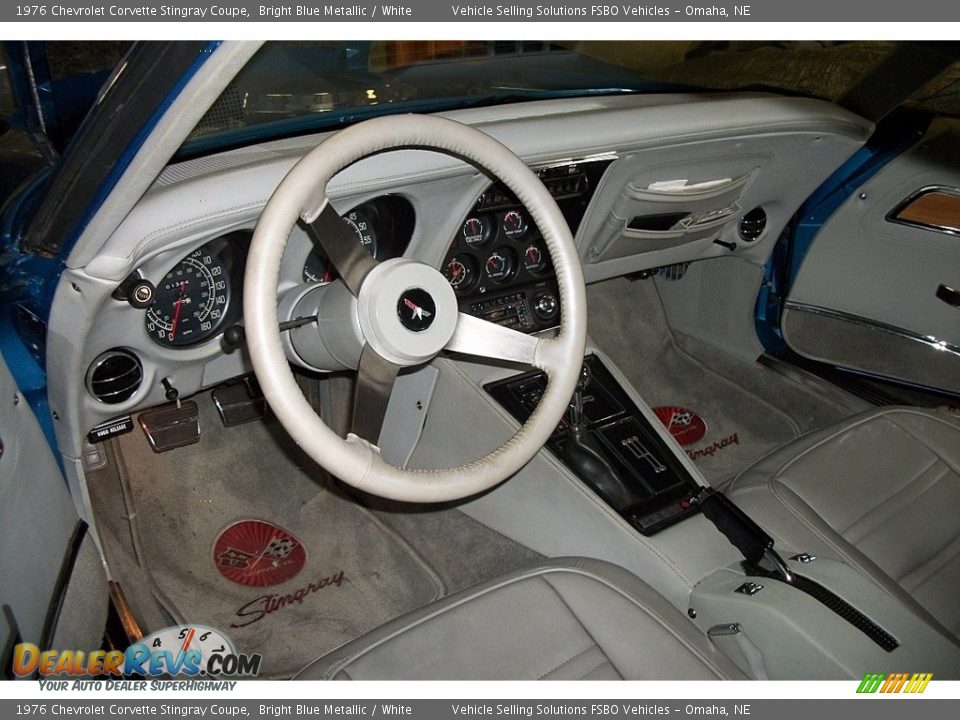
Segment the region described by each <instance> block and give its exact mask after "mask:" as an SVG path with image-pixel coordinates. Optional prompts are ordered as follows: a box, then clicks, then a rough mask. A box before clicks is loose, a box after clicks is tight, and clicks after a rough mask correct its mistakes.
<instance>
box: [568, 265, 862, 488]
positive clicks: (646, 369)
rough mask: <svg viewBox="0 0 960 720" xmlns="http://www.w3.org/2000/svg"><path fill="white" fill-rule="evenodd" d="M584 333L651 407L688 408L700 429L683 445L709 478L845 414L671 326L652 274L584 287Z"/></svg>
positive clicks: (719, 480)
mask: <svg viewBox="0 0 960 720" xmlns="http://www.w3.org/2000/svg"><path fill="white" fill-rule="evenodd" d="M587 308H588V323H589V324H588V328H589V332H590V337H591V338H592V339H593V341H594V342H595V343H596V344H597V346H598V347H599V348H600V349H601V350H603V351H604V352H605V353H607V355H609V356H610V358H611V359H612V360H613V361H614V362H615V363H616V364H617V366H618V367H619V368H620V370H621V371H622V372H623V373H624V374H625V375H626V377H627V379H628V380H629V381H630V382H631V384H633V386H634V387H635V388H636V389H637V390H638V391H639V393H640V395H641V396H642V397H643V398H644V399H645V400H646V401H647V403H649V404H650V406H651V407H654V408H655V407H658V406H661V407H662V406H673V407H681V408H685V409H686V410H690V411H692V412H693V413H695V414H696V415H698V416H699V417H700V418H701V419H702V420H703V421H704V423H705V424H706V434H705V435H704V436H703V438H702V439H700V440H699V441H697V442H695V443H692V444H690V445H687V446H685V448H684V449H685V450H686V451H687V454H688V455H689V456H690V457H691V458H692V459H693V460H694V462H695V463H696V464H697V466H698V467H699V468H700V470H701V471H702V472H703V474H704V476H705V477H706V478H707V480H708V481H710V483H711V484H713V485H714V486H717V487H721V486H723V485H724V484H725V483H727V482H729V481H730V480H732V479H733V478H734V477H735V476H736V475H737V474H739V473H740V472H741V471H742V470H744V469H745V468H746V467H748V466H749V465H750V464H752V463H753V462H754V461H756V460H758V459H759V458H760V457H762V456H763V455H765V454H766V453H767V452H769V451H770V450H773V449H774V448H776V447H778V446H780V445H782V444H783V443H785V442H788V441H790V440H792V439H794V438H795V437H798V436H799V435H800V434H802V433H803V432H806V431H809V430H812V429H814V428H815V427H820V426H824V425H828V424H830V423H833V422H836V421H838V420H840V419H842V418H843V417H846V416H848V415H850V414H851V411H850V410H849V409H848V408H844V407H841V406H840V405H837V404H835V403H833V402H830V401H828V400H826V399H824V398H822V397H820V396H819V395H818V394H817V393H816V392H814V391H813V390H812V389H809V388H807V387H804V386H803V385H801V384H800V383H796V382H792V381H790V380H788V379H787V378H785V377H783V376H782V375H780V374H778V373H776V372H774V371H772V370H770V369H768V368H766V367H764V366H762V365H760V364H759V363H747V362H743V361H741V360H739V359H737V358H733V357H731V356H729V355H726V354H724V353H722V352H721V351H720V350H717V349H715V348H712V347H709V346H707V345H705V344H704V343H702V342H700V341H697V340H694V339H691V338H683V339H682V344H681V343H680V342H678V341H677V339H676V338H674V336H673V335H672V333H671V332H670V328H669V326H668V325H667V323H666V320H665V318H664V314H663V308H662V306H661V304H660V298H659V296H658V295H657V290H656V286H655V285H654V283H653V282H652V281H651V280H639V281H634V282H632V281H629V280H626V279H623V278H619V279H615V280H608V281H606V282H602V283H597V284H594V285H591V286H589V287H588V288H587Z"/></svg>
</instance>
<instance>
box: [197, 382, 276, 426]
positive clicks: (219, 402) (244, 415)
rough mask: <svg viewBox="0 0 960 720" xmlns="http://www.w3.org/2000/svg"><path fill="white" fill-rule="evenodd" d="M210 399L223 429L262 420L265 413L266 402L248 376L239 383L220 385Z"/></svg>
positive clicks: (256, 385) (255, 383) (258, 386)
mask: <svg viewBox="0 0 960 720" xmlns="http://www.w3.org/2000/svg"><path fill="white" fill-rule="evenodd" d="M210 397H212V398H213V404H214V405H216V407H217V412H218V413H220V420H221V422H223V426H224V427H232V426H234V425H242V424H243V423H248V422H252V421H253V420H262V419H263V417H264V415H266V412H267V401H266V400H265V399H264V397H263V393H262V392H261V391H260V385H259V384H258V383H257V381H256V380H255V379H254V378H253V377H250V376H248V377H245V378H244V379H243V380H241V381H240V382H236V383H232V384H230V385H221V386H220V387H218V388H217V389H216V390H214V391H213V392H212V393H210Z"/></svg>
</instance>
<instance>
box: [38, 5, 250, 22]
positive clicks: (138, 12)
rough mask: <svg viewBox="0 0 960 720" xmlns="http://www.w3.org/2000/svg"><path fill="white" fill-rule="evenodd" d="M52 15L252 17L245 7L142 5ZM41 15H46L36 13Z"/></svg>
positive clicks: (53, 8)
mask: <svg viewBox="0 0 960 720" xmlns="http://www.w3.org/2000/svg"><path fill="white" fill-rule="evenodd" d="M47 7H49V8H50V15H51V16H53V17H62V18H68V19H69V18H89V17H119V18H147V17H170V18H186V17H198V18H205V17H207V16H211V17H250V11H249V10H247V9H246V8H243V7H230V6H228V5H210V6H209V7H177V6H174V5H160V6H158V7H153V6H151V5H140V6H136V7H124V6H122V5H82V6H79V7H67V6H65V5H49V6H47ZM34 14H37V15H41V14H44V13H39V12H38V13H34Z"/></svg>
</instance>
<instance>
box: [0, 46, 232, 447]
mask: <svg viewBox="0 0 960 720" xmlns="http://www.w3.org/2000/svg"><path fill="white" fill-rule="evenodd" d="M219 44H220V43H219V42H211V43H209V44H208V45H207V47H206V48H205V49H204V50H203V52H201V53H200V55H198V57H197V60H196V61H195V62H194V63H193V65H191V67H190V69H189V70H188V72H186V73H185V74H184V75H183V77H182V78H181V79H180V81H179V82H178V83H177V84H176V86H175V87H174V88H173V89H172V90H171V92H170V93H169V94H168V95H167V97H166V99H165V100H164V102H163V103H161V104H159V105H158V106H157V108H156V109H155V110H154V112H153V114H152V115H151V116H150V121H149V122H147V123H145V124H144V126H143V127H142V128H141V129H140V132H139V133H137V135H136V136H135V137H134V139H133V140H132V141H131V142H130V143H129V144H128V146H127V147H126V148H125V149H124V151H123V152H122V153H121V154H120V156H119V157H118V158H117V160H116V162H115V163H114V166H113V169H112V170H111V173H110V175H109V176H108V179H107V181H106V182H105V183H104V184H103V186H102V187H101V188H100V189H99V192H98V193H97V195H96V196H95V198H94V200H93V201H92V202H91V203H90V206H89V207H88V208H87V209H86V211H85V212H84V213H83V215H82V216H81V217H80V218H79V219H78V221H77V223H76V224H75V226H74V227H73V228H72V229H71V231H70V233H69V234H68V236H67V242H65V243H64V244H63V246H62V247H61V248H60V250H59V252H58V253H57V254H56V255H54V256H50V257H46V256H41V255H38V254H35V253H26V252H22V251H21V249H20V244H21V240H22V238H23V234H24V231H25V229H26V227H27V225H28V224H29V222H30V220H31V218H32V217H33V213H34V212H35V211H36V208H37V206H38V205H39V202H40V200H41V199H42V196H43V190H44V188H45V186H46V183H47V180H48V179H49V177H50V173H43V174H42V175H41V176H39V177H38V178H36V179H35V180H34V181H33V182H31V183H30V185H29V186H28V187H27V188H25V189H24V190H23V191H22V192H21V193H20V195H19V196H18V197H16V198H13V199H12V200H11V202H10V203H9V204H8V205H7V207H6V209H5V212H4V215H3V217H2V218H0V352H2V354H3V357H4V359H5V360H6V362H7V365H8V366H9V368H10V372H11V373H12V374H13V377H14V379H15V381H16V383H17V386H18V387H19V388H20V390H21V392H22V393H23V395H24V397H25V398H26V399H27V400H28V402H29V403H30V406H31V407H32V408H33V411H34V414H35V415H36V416H37V419H38V421H39V422H40V426H41V427H42V428H43V431H44V434H45V436H46V438H47V441H48V442H49V443H50V446H51V448H53V450H54V455H55V456H56V457H57V459H58V461H59V459H60V458H59V453H58V452H57V451H56V449H57V444H56V438H55V434H54V431H53V420H52V417H51V411H50V407H49V404H48V401H47V383H46V358H45V356H44V353H45V342H44V337H43V332H42V330H43V329H45V328H46V325H47V324H48V321H49V316H50V308H51V305H52V304H53V296H54V293H55V292H56V288H57V284H58V283H59V281H60V275H61V274H62V273H63V270H64V267H65V263H66V258H67V257H68V256H69V254H70V251H71V250H72V249H73V246H74V244H75V243H76V241H77V239H78V238H79V237H80V234H81V233H82V232H83V229H84V228H85V227H86V226H87V224H88V223H89V222H90V220H91V219H92V218H93V216H94V214H95V213H96V212H97V210H99V209H100V206H101V205H102V204H103V202H104V201H105V200H106V199H107V197H108V196H109V194H110V192H112V190H113V189H114V187H115V186H116V184H117V182H118V181H119V179H120V177H121V176H122V175H123V173H124V172H125V171H126V169H127V167H129V165H130V163H131V162H132V161H133V158H134V156H135V155H136V154H137V152H138V151H139V150H140V148H141V147H142V146H143V143H144V142H145V141H146V139H147V137H148V136H149V135H150V133H151V132H152V131H153V129H154V128H155V127H156V125H157V123H158V122H159V121H160V118H161V117H162V116H163V114H164V113H165V112H166V111H167V109H168V108H169V107H170V105H171V103H172V102H173V101H174V99H175V98H176V97H177V96H178V95H179V94H180V92H181V91H182V90H183V88H184V87H185V86H186V84H187V83H188V82H189V81H190V79H191V78H192V77H193V76H194V75H195V74H196V72H197V70H199V69H200V67H201V66H202V65H203V63H204V62H206V60H207V59H208V58H209V57H210V55H211V53H212V52H213V51H214V50H215V49H216V48H217V47H218V46H219ZM80 132H83V128H82V127H81V130H80ZM24 318H33V319H34V321H33V322H31V323H30V327H27V323H25V322H24ZM38 326H39V327H38Z"/></svg>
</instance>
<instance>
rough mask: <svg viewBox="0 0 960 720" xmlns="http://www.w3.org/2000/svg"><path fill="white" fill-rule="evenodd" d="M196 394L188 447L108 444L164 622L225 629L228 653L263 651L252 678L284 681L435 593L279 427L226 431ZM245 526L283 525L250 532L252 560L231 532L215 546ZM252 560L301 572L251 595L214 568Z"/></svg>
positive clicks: (414, 560)
mask: <svg viewBox="0 0 960 720" xmlns="http://www.w3.org/2000/svg"><path fill="white" fill-rule="evenodd" d="M197 399H198V401H199V404H200V408H201V423H202V428H203V435H202V438H201V441H200V444H198V445H193V446H189V447H185V448H180V449H177V450H172V451H170V452H167V453H163V454H159V455H158V454H155V453H153V452H152V451H151V450H150V448H149V446H148V445H147V443H146V441H145V440H144V438H143V436H142V434H141V433H140V432H134V433H130V434H128V435H126V436H124V437H122V438H121V439H120V440H119V443H120V452H119V453H118V456H119V458H118V466H119V472H120V479H121V483H122V485H123V487H124V492H125V493H126V494H127V496H128V497H127V507H128V511H129V514H130V515H131V517H130V522H131V529H132V534H133V536H134V543H135V545H136V550H137V555H138V558H139V562H140V564H141V565H142V566H143V567H144V569H145V570H146V571H147V574H148V576H149V577H150V578H151V579H152V581H153V584H154V586H155V588H154V591H155V594H156V595H157V597H158V598H159V599H160V600H161V602H162V604H163V605H164V606H165V608H166V609H167V610H168V611H169V612H170V613H171V614H172V615H173V616H174V617H176V618H177V619H178V620H182V621H185V622H191V623H199V624H205V625H210V626H212V627H214V628H218V629H220V630H222V631H224V632H225V633H226V634H227V635H228V636H230V637H231V639H232V640H233V641H234V643H235V645H236V646H237V649H238V650H239V651H241V652H254V651H255V652H260V653H261V654H263V656H264V661H263V665H262V674H264V675H268V676H274V677H276V676H279V677H283V676H289V675H290V674H291V673H293V672H295V671H297V670H299V669H300V668H302V667H304V666H305V665H306V664H307V663H308V662H310V661H311V660H313V659H315V658H317V657H319V656H320V655H322V654H324V653H325V652H327V651H329V650H332V649H333V648H335V647H337V646H339V645H340V644H342V643H344V642H346V641H348V640H350V639H352V638H355V637H357V636H359V635H361V634H363V633H364V632H367V631H369V630H371V629H373V628H375V627H377V626H378V625H381V624H382V623H384V622H386V621H387V620H390V619H391V618H394V617H396V616H398V615H400V614H403V613H405V612H409V611H410V610H413V609H415V608H418V607H421V606H423V605H425V604H427V603H429V602H431V601H432V600H434V599H436V598H437V597H439V596H440V595H441V594H442V593H443V583H442V581H441V580H440V578H439V577H438V576H437V574H436V573H435V572H434V571H433V570H432V569H431V568H430V567H429V565H427V563H425V562H424V561H423V559H422V558H421V557H420V556H419V554H418V553H417V552H416V551H415V550H414V549H413V548H412V547H411V546H410V545H409V544H408V543H407V542H406V541H405V540H404V539H403V538H402V537H401V536H400V535H399V534H397V533H396V532H395V531H394V530H392V529H391V528H390V527H389V526H387V525H386V524H385V523H383V522H381V520H380V519H379V518H377V516H376V515H375V514H373V513H371V512H370V511H368V510H366V509H364V508H363V507H361V506H359V505H358V504H356V503H355V502H353V501H351V500H350V499H348V498H345V497H342V496H340V495H339V494H338V493H337V492H335V491H331V490H330V489H329V488H328V487H326V486H325V485H326V484H325V482H324V479H325V474H324V473H323V471H322V470H321V469H320V468H318V467H317V466H316V465H315V464H314V463H313V462H312V461H311V460H309V458H306V457H305V456H304V455H303V454H302V452H301V451H299V449H297V448H296V447H295V446H293V444H292V442H290V441H289V439H288V438H287V437H286V435H285V433H284V432H283V430H282V428H280V427H279V426H277V425H275V424H272V423H262V422H254V423H249V424H247V425H243V426H240V427H234V428H224V427H223V426H222V425H221V423H220V421H219V419H218V418H217V416H216V413H215V411H214V410H213V407H212V404H211V403H210V402H209V398H208V397H206V396H200V397H198V398H197ZM243 520H259V521H266V522H267V523H272V524H273V525H276V526H278V527H279V528H280V529H282V530H281V531H279V532H275V533H273V535H272V536H270V537H268V536H264V537H261V538H260V540H259V542H260V545H259V546H258V547H257V548H254V549H253V550H254V553H255V555H256V557H254V558H253V560H251V559H250V557H249V553H250V552H251V548H250V547H246V548H232V547H231V542H230V541H229V538H228V539H227V541H224V542H223V543H221V547H218V548H216V551H215V549H214V546H215V543H216V540H217V538H218V537H219V536H220V534H221V532H222V531H224V530H225V529H226V528H228V526H230V525H231V524H233V523H236V522H237V521H243ZM264 527H265V526H260V527H259V529H260V530H262V529H264ZM255 529H257V528H256V527H255V526H253V525H251V526H248V527H247V530H255ZM282 531H286V533H289V535H290V536H292V538H290V537H288V536H286V535H285V534H284V533H283V532H282ZM271 532H273V531H271ZM236 539H237V538H234V540H236ZM248 540H249V538H248ZM296 541H299V543H300V544H302V547H303V551H300V550H297V549H296V545H297V542H296ZM253 542H254V543H255V544H256V538H254V540H253ZM233 544H236V543H233ZM301 552H302V554H303V557H299V554H300V553H301ZM245 553H246V554H247V555H245ZM264 559H268V560H269V562H271V563H272V562H274V560H275V559H276V560H277V562H276V563H275V565H276V567H278V568H281V567H284V568H286V572H292V571H293V570H297V569H298V566H299V565H300V564H301V561H302V567H300V568H299V570H298V572H296V574H295V575H293V576H292V577H290V578H289V579H288V580H286V581H283V582H280V583H279V584H275V585H270V586H261V587H257V586H248V585H243V584H239V583H237V582H234V581H232V580H230V579H228V577H227V575H229V574H230V573H229V572H228V573H227V575H225V574H223V573H222V572H220V570H219V569H218V567H217V565H218V564H219V565H220V566H221V567H224V566H225V567H226V568H227V569H229V566H230V563H231V562H232V563H234V564H237V565H239V566H243V565H244V563H246V564H247V565H248V566H251V567H253V565H251V563H253V564H256V563H260V564H259V565H256V567H258V568H262V567H263V564H262V562H261V561H263V560H264ZM281 559H282V561H281Z"/></svg>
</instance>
